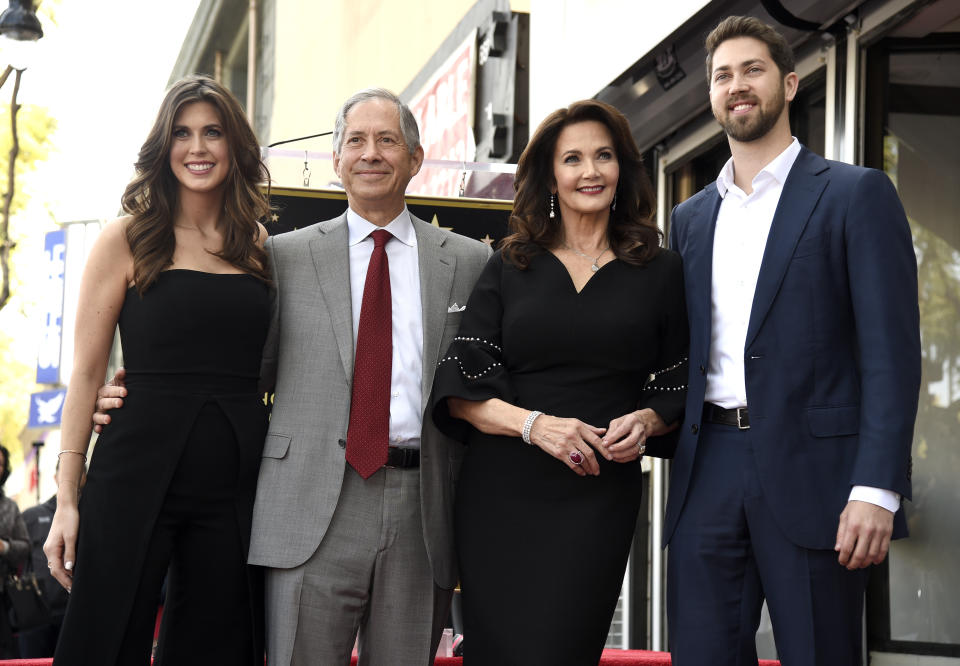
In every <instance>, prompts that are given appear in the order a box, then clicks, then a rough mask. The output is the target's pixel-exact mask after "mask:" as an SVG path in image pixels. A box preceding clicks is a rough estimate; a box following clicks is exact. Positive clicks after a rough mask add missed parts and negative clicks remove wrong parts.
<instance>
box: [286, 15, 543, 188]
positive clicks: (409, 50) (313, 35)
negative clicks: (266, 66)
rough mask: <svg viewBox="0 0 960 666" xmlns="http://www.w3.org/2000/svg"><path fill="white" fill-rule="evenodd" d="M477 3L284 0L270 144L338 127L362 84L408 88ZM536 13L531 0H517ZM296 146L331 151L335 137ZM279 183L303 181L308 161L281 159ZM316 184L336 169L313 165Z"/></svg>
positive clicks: (363, 85)
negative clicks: (345, 105) (335, 122)
mask: <svg viewBox="0 0 960 666" xmlns="http://www.w3.org/2000/svg"><path fill="white" fill-rule="evenodd" d="M474 3H475V0H416V1H414V2H408V1H406V0H326V1H325V2H322V3H321V2H316V0H283V1H279V0H278V2H277V8H276V42H275V44H276V52H275V53H276V55H275V71H274V86H275V89H274V99H273V116H272V122H271V127H270V136H269V141H271V142H273V141H278V140H281V139H284V138H293V137H298V136H304V135H307V134H314V133H317V132H323V131H327V130H331V129H333V120H334V116H335V115H336V112H337V109H339V107H340V104H341V103H342V102H343V100H344V99H346V98H347V97H349V96H350V95H351V94H353V93H354V92H356V91H357V90H360V89H362V88H367V87H370V86H383V87H385V88H389V89H390V90H393V91H394V92H398V93H399V92H400V91H401V90H403V89H404V88H405V87H406V86H407V84H409V83H410V81H412V80H413V78H414V77H415V76H416V75H417V73H418V72H419V71H420V69H421V68H422V67H423V66H424V65H425V64H426V62H427V61H428V60H429V59H430V57H431V56H432V55H433V54H434V53H435V52H436V51H437V49H438V48H439V47H440V45H441V44H442V43H443V40H444V39H446V37H447V35H449V34H450V33H451V32H452V31H453V30H454V28H455V27H456V26H457V24H458V23H459V22H460V20H461V19H462V18H463V17H464V15H465V14H466V13H467V10H469V9H470V7H472V6H473V5H474ZM511 5H512V8H513V9H514V11H529V6H530V2H529V0H519V1H515V2H512V3H511ZM292 149H296V150H310V151H318V152H329V151H330V140H329V138H328V137H325V138H323V139H316V140H311V141H304V142H299V143H296V144H292ZM270 168H271V172H272V174H273V177H274V181H275V182H278V183H280V184H283V185H300V184H301V172H302V170H303V159H302V158H299V159H297V160H293V159H273V160H271V163H270ZM310 168H311V172H312V176H311V183H310V184H311V186H313V187H317V186H320V187H322V186H324V185H325V184H326V182H327V181H328V180H329V179H330V177H331V176H332V172H331V170H330V169H329V167H328V166H327V167H325V166H324V165H321V164H317V163H313V164H311V165H310Z"/></svg>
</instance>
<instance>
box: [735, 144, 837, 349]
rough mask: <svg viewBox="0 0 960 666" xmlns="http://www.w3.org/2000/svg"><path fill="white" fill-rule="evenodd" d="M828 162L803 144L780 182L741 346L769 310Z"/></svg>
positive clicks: (824, 183)
mask: <svg viewBox="0 0 960 666" xmlns="http://www.w3.org/2000/svg"><path fill="white" fill-rule="evenodd" d="M829 169H830V165H829V164H827V161H826V160H825V159H823V158H822V157H820V156H819V155H817V154H815V153H811V152H810V151H809V150H807V149H806V148H804V149H802V150H801V152H800V154H799V155H798V156H797V161H796V162H795V163H794V165H793V168H792V169H791V170H790V175H788V176H787V182H786V183H784V185H783V193H782V194H781V195H780V201H779V203H778V204H777V211H776V213H774V216H773V222H772V224H771V225H770V234H769V235H768V236H767V246H766V248H765V249H764V251H763V261H762V262H761V263H760V273H759V275H758V277H757V290H756V292H755V293H754V295H753V305H752V306H751V308H750V324H749V326H748V327H747V339H746V342H745V345H744V349H746V348H748V347H749V346H750V344H751V343H752V342H753V339H754V338H755V337H756V335H757V332H758V331H759V330H760V326H761V324H763V320H764V318H765V317H766V316H767V313H768V312H769V311H770V306H771V305H772V304H773V299H774V298H775V297H776V295H777V292H778V291H780V285H781V283H782V282H783V277H784V275H785V274H786V272H787V266H788V265H789V264H790V259H791V258H792V257H793V253H794V250H795V249H796V247H797V241H799V240H800V236H801V235H802V234H803V230H804V229H805V228H806V226H807V222H808V221H809V220H810V216H811V215H812V214H813V211H814V209H815V208H816V206H817V203H818V202H819V201H820V197H821V195H822V194H823V190H824V188H826V186H827V183H828V182H829V181H830V178H829Z"/></svg>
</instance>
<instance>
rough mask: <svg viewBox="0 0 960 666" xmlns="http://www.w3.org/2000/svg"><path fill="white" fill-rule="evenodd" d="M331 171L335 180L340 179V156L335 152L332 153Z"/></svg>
mask: <svg viewBox="0 0 960 666" xmlns="http://www.w3.org/2000/svg"><path fill="white" fill-rule="evenodd" d="M333 171H334V173H336V174H337V178H340V156H339V155H337V153H336V151H334V153H333ZM341 180H342V178H341Z"/></svg>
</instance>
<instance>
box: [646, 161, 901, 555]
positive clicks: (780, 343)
mask: <svg viewBox="0 0 960 666" xmlns="http://www.w3.org/2000/svg"><path fill="white" fill-rule="evenodd" d="M720 201H721V199H720V195H719V192H718V191H717V187H716V184H715V183H714V184H711V185H708V186H707V187H706V188H705V189H704V190H702V191H701V192H699V193H698V194H696V195H695V196H693V197H691V198H690V199H689V200H687V201H685V202H684V203H682V204H680V205H679V206H677V207H676V208H675V209H674V212H673V217H672V223H671V230H670V246H671V247H672V248H673V249H674V250H676V251H678V252H679V253H680V254H681V255H682V257H683V265H684V279H685V282H686V296H687V311H688V314H689V319H690V380H689V389H688V393H687V405H686V416H685V420H684V423H683V426H682V429H681V431H680V433H679V441H678V444H677V451H676V455H675V458H674V461H673V467H672V475H671V481H670V492H669V499H668V503H667V514H666V524H665V529H664V540H665V542H669V540H670V537H671V535H672V534H673V530H674V528H675V527H676V524H677V519H678V517H679V516H680V513H681V511H682V510H683V505H684V500H685V497H686V493H687V489H688V487H689V484H690V478H691V472H692V470H693V465H694V459H695V457H696V453H697V438H698V434H699V427H700V421H701V414H702V411H703V399H704V392H705V388H706V368H707V367H708V362H709V353H710V323H711V303H710V300H711V299H710V291H711V289H710V285H711V271H712V264H713V236H714V229H715V226H716V220H717V213H718V211H719V208H720ZM744 371H745V376H746V391H747V404H748V406H749V410H750V427H751V430H750V432H751V440H752V445H753V448H754V450H755V455H756V461H757V466H758V468H759V473H760V478H761V482H762V488H763V492H764V496H765V498H766V499H767V501H768V503H769V505H770V508H771V510H772V511H773V514H774V516H775V517H776V520H777V522H778V523H779V525H780V527H781V529H782V530H783V532H784V533H785V534H786V535H787V537H788V538H789V539H790V540H791V541H793V542H794V543H796V544H797V545H800V546H802V547H805V548H815V549H832V548H833V546H834V543H835V541H836V532H837V525H838V520H839V516H840V513H841V512H842V511H843V508H844V507H845V506H846V503H847V500H848V497H849V494H850V489H851V487H852V486H854V485H864V486H874V487H877V488H884V489H887V490H893V491H895V492H897V493H900V495H902V496H903V498H905V499H908V498H909V497H910V476H911V456H910V450H911V444H912V440H913V427H914V420H915V418H916V412H917V399H918V394H919V386H920V332H919V312H918V305H917V264H916V257H915V255H914V250H913V242H912V240H911V234H910V227H909V225H908V223H907V219H906V216H905V214H904V211H903V206H902V205H901V204H900V200H899V198H898V196H897V193H896V190H895V189H894V187H893V184H892V183H891V182H890V179H889V178H888V177H887V176H886V175H885V174H884V173H882V172H880V171H877V170H874V169H865V168H862V167H856V166H851V165H849V164H843V163H841V162H833V161H828V160H825V159H823V158H822V157H820V156H818V155H815V154H814V153H812V152H810V151H809V150H807V149H806V148H803V149H802V150H801V152H800V154H799V156H798V157H797V160H796V162H795V163H794V166H793V168H792V169H791V171H790V174H789V176H788V178H787V180H786V182H785V183H784V188H783V193H782V195H781V197H780V202H779V204H778V206H777V210H776V213H775V215H774V219H773V223H772V226H771V228H770V234H769V237H768V239H767V245H766V249H765V250H764V254H763V261H762V264H761V267H760V274H759V279H758V281H757V289H756V293H755V294H754V299H753V305H752V309H751V313H750V322H749V326H748V330H747V338H746V342H745V346H744ZM900 536H906V522H905V521H904V519H903V511H898V512H897V515H896V518H895V522H894V537H900Z"/></svg>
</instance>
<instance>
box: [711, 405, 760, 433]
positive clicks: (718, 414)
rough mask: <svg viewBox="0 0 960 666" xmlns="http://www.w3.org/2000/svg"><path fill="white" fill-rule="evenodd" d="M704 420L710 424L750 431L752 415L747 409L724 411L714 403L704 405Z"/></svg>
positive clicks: (739, 408) (735, 408)
mask: <svg viewBox="0 0 960 666" xmlns="http://www.w3.org/2000/svg"><path fill="white" fill-rule="evenodd" d="M703 420H704V421H709V422H710V423H719V424H721V425H727V426H733V427H735V428H739V429H740V430H749V429H750V415H749V414H748V413H747V408H746V407H734V408H732V409H724V408H723V407H720V406H719V405H715V404H713V403H712V402H705V403H703Z"/></svg>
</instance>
